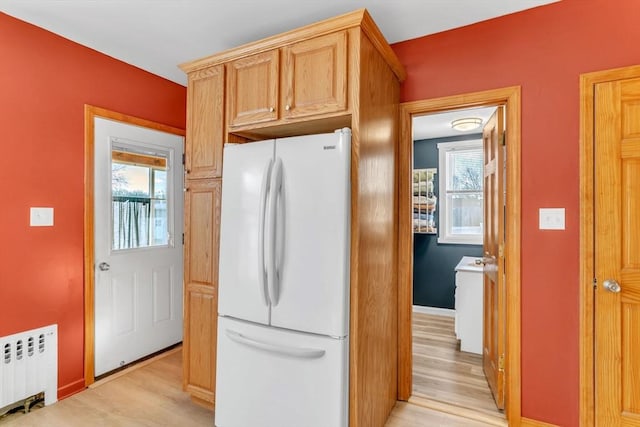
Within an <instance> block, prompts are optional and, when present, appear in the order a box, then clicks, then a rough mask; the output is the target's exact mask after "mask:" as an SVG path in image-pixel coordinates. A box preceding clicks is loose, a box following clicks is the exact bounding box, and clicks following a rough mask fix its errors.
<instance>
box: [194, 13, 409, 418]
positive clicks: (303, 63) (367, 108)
mask: <svg viewBox="0 0 640 427" xmlns="http://www.w3.org/2000/svg"><path fill="white" fill-rule="evenodd" d="M220 67H223V68H224V73H223V74H224V76H223V79H225V83H224V84H223V85H220V81H219V80H217V78H212V79H213V80H208V81H207V83H206V84H204V85H203V84H202V83H201V84H200V85H201V86H203V87H204V86H206V87H207V88H208V89H207V90H209V89H210V90H211V91H214V92H215V93H210V94H209V95H207V97H208V98H209V99H208V100H206V99H200V100H198V97H199V96H202V97H204V96H205V95H204V94H205V93H207V92H206V90H203V89H199V90H198V89H197V85H198V82H199V81H200V79H199V76H201V75H206V76H209V75H210V74H209V73H212V74H211V75H214V74H215V75H216V76H218V75H219V73H218V72H217V71H213V70H214V69H215V70H219V69H220ZM181 68H182V69H183V70H184V71H185V72H186V73H187V74H188V76H189V91H188V93H189V97H190V98H191V97H193V98H194V99H189V101H188V103H189V104H188V105H189V106H190V108H191V112H192V113H193V114H195V115H194V116H190V119H189V120H188V124H187V135H189V134H190V132H194V130H193V129H192V128H193V127H197V126H205V125H203V124H201V123H200V121H199V120H200V118H199V116H198V115H199V113H198V111H205V110H206V108H212V107H211V105H212V104H209V101H211V102H213V103H214V104H215V105H216V106H219V105H220V102H221V100H224V102H225V105H226V106H225V108H224V112H225V114H226V117H218V116H216V117H217V118H216V119H215V120H216V121H217V123H216V124H215V125H214V124H210V129H211V131H210V132H212V133H215V135H219V134H220V129H222V132H223V138H224V139H223V141H230V142H231V141H232V142H240V143H247V142H251V141H253V140H259V139H264V138H274V137H275V138H279V137H286V136H293V135H306V134H313V133H321V132H332V131H334V130H335V129H337V128H341V127H345V126H348V127H350V128H351V129H352V141H351V151H352V152H351V213H352V217H351V224H350V232H351V239H350V240H351V242H350V247H351V254H350V260H351V266H350V314H349V324H350V331H349V349H350V350H349V351H350V354H349V367H350V370H349V425H350V426H351V427H382V426H383V425H384V423H385V421H386V418H387V416H388V415H389V413H390V411H391V409H392V408H393V406H394V404H395V401H396V396H397V393H396V391H397V356H398V353H397V336H398V335H397V310H396V309H397V304H396V299H397V290H396V276H397V266H396V244H397V236H396V234H395V233H396V226H395V224H396V206H395V201H396V183H395V153H396V144H397V119H398V102H399V94H400V81H402V80H403V79H404V78H405V71H404V69H403V67H402V65H401V64H400V62H399V61H398V59H397V57H396V56H395V54H394V53H393V51H392V50H391V48H390V47H389V45H388V44H387V42H386V41H385V40H384V37H383V36H382V34H381V33H380V30H379V29H378V27H377V26H376V25H375V23H374V22H373V20H372V19H371V17H370V16H369V14H368V13H367V11H366V10H364V9H361V10H358V11H355V12H352V13H348V14H345V15H342V16H338V17H336V18H333V19H328V20H326V21H322V22H318V23H316V24H312V25H309V26H306V27H303V28H299V29H297V30H292V31H289V32H287V33H284V34H280V35H275V36H273V37H269V38H267V39H264V40H260V41H257V42H254V43H249V44H247V45H244V46H240V47H238V48H236V49H232V50H227V51H225V52H222V53H219V54H215V55H212V56H209V57H206V58H202V59H198V60H195V61H192V62H189V63H187V64H183V65H181ZM214 80H215V82H214ZM192 86H193V88H192ZM216 88H217V89H216ZM203 105H204V106H206V108H205V107H202V106H203ZM218 113H219V110H216V114H218ZM209 117H213V116H211V115H210V116H209ZM206 126H209V125H206ZM202 129H204V128H202ZM198 132H199V131H195V133H193V135H197V134H198ZM205 134H206V135H208V134H209V133H208V132H205ZM202 138H203V139H202V141H204V140H205V139H204V138H205V137H204V136H203V137H202ZM215 139H216V140H217V137H216V138H215ZM198 141H199V140H198V139H190V138H187V145H189V144H190V143H191V142H198ZM220 144H222V141H220ZM220 147H221V145H220ZM187 150H188V151H189V150H192V151H193V153H194V155H196V156H197V152H199V151H202V150H201V149H198V150H195V151H194V148H193V147H188V148H187ZM216 150H220V148H219V147H216ZM216 153H218V154H216V156H218V157H217V158H216V159H215V161H214V162H213V163H215V164H216V165H218V166H217V167H218V169H216V170H218V171H219V170H220V169H219V165H220V164H221V154H220V151H216ZM196 161H198V162H200V161H201V162H202V163H207V164H209V163H212V161H211V160H210V159H207V158H204V159H198V160H196V159H192V162H196ZM191 164H192V165H193V164H194V163H191ZM193 173H194V172H193V170H192V171H191V174H190V175H189V176H188V178H190V179H188V185H189V192H188V194H187V197H186V199H187V207H186V218H185V221H186V223H185V230H187V236H188V237H187V239H186V240H185V244H186V246H185V286H186V295H185V313H186V316H187V318H185V345H184V349H185V350H184V351H185V360H184V364H185V377H186V378H185V388H186V389H187V390H188V391H189V392H190V393H191V394H192V396H193V397H194V398H196V399H200V400H204V401H206V402H210V403H212V402H214V399H213V397H214V393H215V374H214V372H213V371H212V370H214V368H215V344H214V343H215V342H216V337H215V333H216V331H215V316H216V310H217V299H216V297H217V283H216V275H217V244H218V235H219V213H215V212H218V210H219V194H220V193H219V192H220V188H221V187H220V181H219V180H213V179H209V178H208V176H207V177H205V178H206V179H200V180H199V179H192V178H194V177H193V175H192V174H193ZM216 176H219V175H216ZM203 177H204V176H203ZM198 181H201V182H198ZM212 183H213V184H212ZM216 186H217V187H216ZM214 187H215V188H214ZM322 202H326V201H318V203H322ZM214 213H215V214H214ZM214 257H215V258H214ZM207 351H209V352H210V354H208V355H207V354H206V352H207ZM207 356H208V357H207ZM203 396H204V397H203Z"/></svg>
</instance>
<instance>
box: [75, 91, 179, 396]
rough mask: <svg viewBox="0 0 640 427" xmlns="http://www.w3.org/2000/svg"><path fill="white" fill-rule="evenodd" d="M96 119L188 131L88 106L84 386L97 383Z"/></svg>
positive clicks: (85, 207) (85, 173)
mask: <svg viewBox="0 0 640 427" xmlns="http://www.w3.org/2000/svg"><path fill="white" fill-rule="evenodd" d="M96 117H102V118H105V119H109V120H114V121H119V122H123V123H127V124H130V125H135V126H141V127H145V128H149V129H154V130H158V131H161V132H166V133H171V134H174V135H180V136H184V135H185V131H184V129H180V128H176V127H173V126H168V125H165V124H162V123H157V122H153V121H150V120H146V119H141V118H138V117H134V116H129V115H126V114H122V113H117V112H115V111H111V110H107V109H104V108H100V107H95V106H92V105H86V104H85V106H84V384H85V386H87V387H88V386H89V385H91V384H93V382H94V380H95V366H94V361H95V357H94V356H95V355H94V346H95V322H94V319H95V313H94V298H95V293H94V292H95V282H94V269H93V265H94V263H95V259H94V244H95V242H94V222H93V216H94V210H93V206H94V191H93V189H94V165H93V161H94V158H93V157H94V139H95V137H94V136H95V128H94V121H95V118H96Z"/></svg>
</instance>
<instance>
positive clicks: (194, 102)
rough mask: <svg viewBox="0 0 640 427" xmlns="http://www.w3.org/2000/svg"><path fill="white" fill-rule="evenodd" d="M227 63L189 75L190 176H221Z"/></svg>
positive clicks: (188, 175) (188, 140) (187, 167)
mask: <svg viewBox="0 0 640 427" xmlns="http://www.w3.org/2000/svg"><path fill="white" fill-rule="evenodd" d="M223 114H224V67H223V66H222V65H219V66H216V67H210V68H207V69H205V70H200V71H197V72H195V73H192V74H190V75H189V82H188V87H187V144H186V150H185V169H186V173H187V179H205V178H217V177H220V176H222V142H223V141H224V125H223V122H224V120H223V119H224V115H223Z"/></svg>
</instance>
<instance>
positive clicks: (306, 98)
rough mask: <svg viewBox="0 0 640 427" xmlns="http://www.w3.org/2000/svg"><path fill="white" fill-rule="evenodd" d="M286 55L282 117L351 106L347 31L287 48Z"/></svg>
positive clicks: (283, 69) (321, 112)
mask: <svg viewBox="0 0 640 427" xmlns="http://www.w3.org/2000/svg"><path fill="white" fill-rule="evenodd" d="M282 55H283V64H282V88H283V91H284V93H283V97H282V107H281V108H282V110H281V111H282V117H284V118H285V119H294V118H297V117H305V116H310V115H315V114H324V113H333V112H337V111H343V110H346V109H347V32H346V31H342V32H338V33H334V34H329V35H327V36H324V37H318V38H314V39H311V40H306V41H303V42H300V43H295V44H293V45H290V46H287V47H284V48H283V49H282Z"/></svg>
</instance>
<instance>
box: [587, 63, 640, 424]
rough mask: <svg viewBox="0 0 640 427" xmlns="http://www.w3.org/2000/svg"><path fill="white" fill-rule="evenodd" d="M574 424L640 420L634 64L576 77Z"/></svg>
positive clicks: (637, 74) (639, 83)
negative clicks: (577, 334)
mask: <svg viewBox="0 0 640 427" xmlns="http://www.w3.org/2000/svg"><path fill="white" fill-rule="evenodd" d="M580 80H581V81H580V107H581V110H580V389H581V394H580V425H583V426H610V425H625V426H632V425H633V426H637V425H640V423H639V422H638V420H639V419H640V410H639V408H640V398H639V396H638V393H636V391H637V390H638V372H640V363H639V361H640V357H639V353H640V346H639V340H638V336H639V335H638V330H639V329H640V314H639V313H640V309H639V307H640V298H639V295H640V280H639V278H640V246H639V245H638V242H639V241H640V240H639V237H640V226H639V223H638V209H639V207H640V194H639V192H638V180H640V107H639V106H640V66H633V67H627V68H620V69H614V70H607V71H600V72H594V73H589V74H584V75H582V76H581V79H580Z"/></svg>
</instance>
